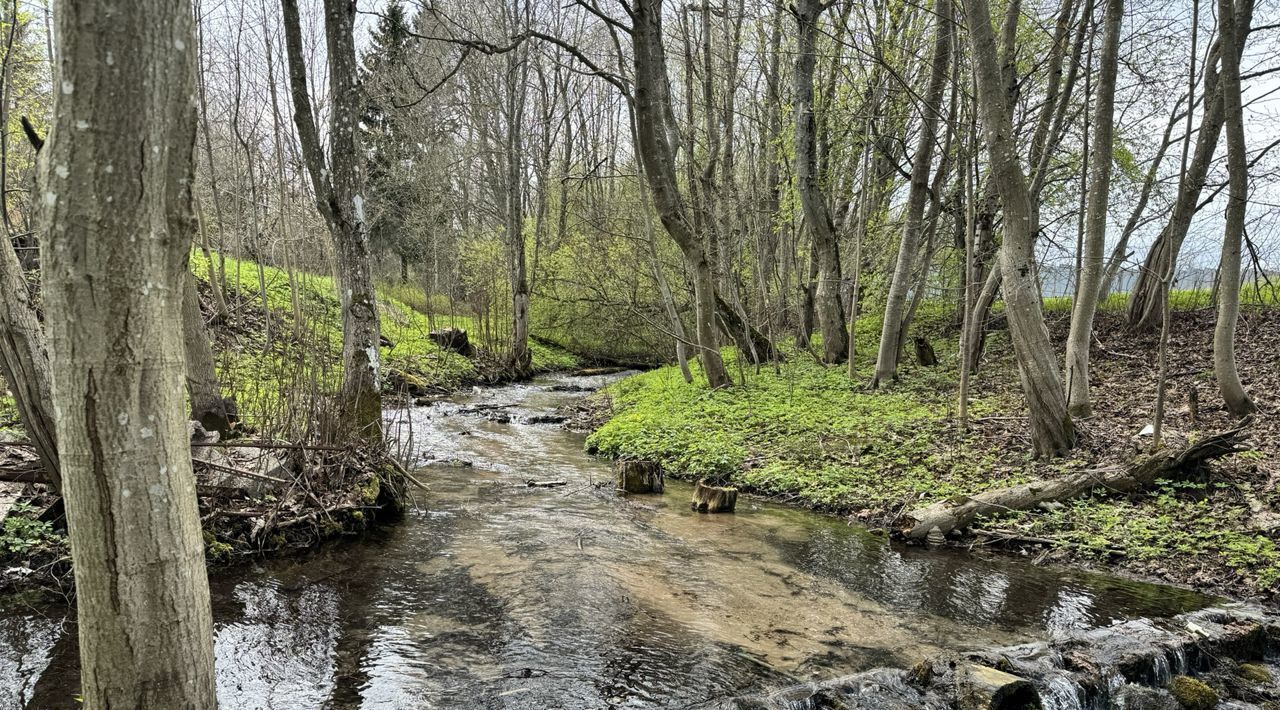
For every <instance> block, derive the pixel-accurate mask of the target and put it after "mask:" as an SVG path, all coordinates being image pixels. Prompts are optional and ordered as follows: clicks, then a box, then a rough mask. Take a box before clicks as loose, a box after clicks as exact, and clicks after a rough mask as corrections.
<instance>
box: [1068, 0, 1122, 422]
mask: <svg viewBox="0 0 1280 710" xmlns="http://www.w3.org/2000/svg"><path fill="white" fill-rule="evenodd" d="M1123 22H1124V0H1107V13H1106V17H1105V19H1104V20H1103V28H1104V29H1103V32H1104V34H1103V39H1102V56H1101V58H1100V62H1101V66H1099V67H1098V98H1097V101H1098V105H1097V109H1096V112H1095V114H1094V119H1093V145H1094V149H1093V156H1092V158H1093V165H1092V167H1091V169H1090V173H1092V176H1091V182H1090V183H1089V193H1088V201H1089V209H1088V217H1087V220H1088V224H1087V226H1086V228H1085V235H1084V250H1083V253H1082V254H1081V257H1080V266H1081V268H1080V276H1079V288H1077V289H1076V297H1075V299H1074V300H1073V301H1072V309H1071V331H1070V334H1069V335H1068V336H1067V397H1068V409H1069V410H1070V412H1071V413H1072V414H1073V415H1075V416H1081V417H1087V416H1089V413H1090V411H1091V407H1090V404H1089V342H1090V340H1091V338H1092V337H1093V316H1094V314H1095V313H1097V311H1098V294H1099V292H1100V290H1101V286H1102V275H1103V274H1102V271H1103V263H1102V260H1103V254H1104V252H1105V250H1106V241H1107V204H1108V201H1109V198H1110V195H1111V192H1110V191H1111V154H1112V151H1111V135H1112V124H1113V122H1114V118H1115V95H1116V69H1117V67H1118V65H1119V55H1120V26H1121V24H1123Z"/></svg>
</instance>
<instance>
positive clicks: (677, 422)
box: [588, 294, 1280, 594]
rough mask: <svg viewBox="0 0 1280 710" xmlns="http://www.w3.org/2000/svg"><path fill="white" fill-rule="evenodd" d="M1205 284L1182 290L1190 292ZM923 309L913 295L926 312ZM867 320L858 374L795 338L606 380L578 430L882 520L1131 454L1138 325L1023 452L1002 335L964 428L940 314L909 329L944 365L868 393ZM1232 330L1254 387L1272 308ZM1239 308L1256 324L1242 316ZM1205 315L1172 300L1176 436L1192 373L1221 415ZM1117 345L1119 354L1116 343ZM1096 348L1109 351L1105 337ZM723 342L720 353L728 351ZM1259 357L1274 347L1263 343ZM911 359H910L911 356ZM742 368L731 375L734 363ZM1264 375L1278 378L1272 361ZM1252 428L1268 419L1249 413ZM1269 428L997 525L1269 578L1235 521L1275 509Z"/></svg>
mask: <svg viewBox="0 0 1280 710" xmlns="http://www.w3.org/2000/svg"><path fill="white" fill-rule="evenodd" d="M1203 296H1204V295H1203V294H1180V295H1179V301H1181V302H1183V303H1185V304H1187V305H1190V304H1192V302H1193V301H1194V300H1195V299H1201V303H1200V305H1201V306H1203ZM1047 306H1048V309H1047V310H1049V312H1050V313H1049V319H1050V322H1051V326H1052V327H1051V330H1052V331H1053V334H1054V336H1055V339H1056V340H1057V341H1058V343H1059V345H1060V344H1061V341H1062V338H1064V337H1065V329H1066V325H1067V321H1068V319H1069V313H1068V312H1067V310H1068V309H1069V304H1068V303H1065V302H1057V301H1055V302H1050V303H1049V304H1047ZM1121 307H1122V299H1113V300H1112V301H1111V302H1109V304H1108V309H1109V311H1108V312H1105V313H1103V314H1102V315H1101V316H1100V326H1099V327H1100V331H1102V332H1104V333H1106V332H1108V331H1107V329H1115V328H1118V326H1119V320H1120V317H1119V314H1118V313H1115V312H1114V311H1115V310H1118V309H1119V308H1121ZM924 310H926V309H924V308H922V311H924ZM878 320H879V319H878V318H875V317H872V316H867V317H864V318H863V319H861V320H860V322H859V324H858V333H857V336H858V350H859V353H860V354H859V357H858V359H857V363H858V377H857V379H856V381H854V382H850V380H849V379H848V377H847V376H846V375H845V373H844V368H843V367H839V368H824V367H822V366H820V365H818V364H816V363H815V362H814V360H813V358H812V357H810V356H809V355H808V354H806V353H801V352H795V351H792V352H789V353H788V359H787V362H786V363H785V364H783V365H782V366H781V367H780V368H778V369H777V370H775V369H774V368H772V367H769V368H763V369H761V370H760V371H758V372H754V371H745V372H744V371H741V370H739V369H738V368H737V367H736V362H732V361H731V368H730V369H731V370H732V371H734V372H735V373H736V374H737V375H738V377H737V379H738V381H739V383H740V384H739V386H737V387H735V388H734V389H731V390H728V391H722V392H711V391H708V390H706V389H705V387H690V386H687V385H685V383H684V382H683V380H682V379H681V377H680V373H679V371H678V370H676V369H675V368H674V367H665V368H662V369H659V370H655V371H652V372H648V373H644V374H642V375H638V376H635V377H632V378H629V379H627V380H625V381H623V382H620V383H617V384H616V385H614V386H613V387H612V388H611V389H610V390H609V391H608V395H609V397H611V399H612V407H613V418H612V419H611V420H610V421H608V422H607V423H606V424H604V425H603V426H602V427H601V428H600V429H598V430H597V431H596V432H595V433H594V434H592V436H591V438H590V439H589V442H588V445H589V446H590V447H593V448H595V449H597V450H598V451H599V452H600V453H603V454H606V455H610V456H624V457H629V458H646V459H653V460H657V461H660V462H661V463H662V464H663V465H664V467H665V468H666V469H667V470H668V471H669V472H670V473H671V474H672V475H676V476H680V477H687V478H698V477H704V476H706V477H711V478H715V479H718V480H721V481H727V482H732V483H734V484H737V485H741V486H745V487H748V488H750V489H752V490H755V491H758V492H761V493H765V494H769V495H774V496H779V497H782V498H785V499H789V500H794V501H796V502H798V503H802V504H805V505H809V506H813V507H817V508H822V509H828V510H834V511H840V512H848V513H850V514H853V515H855V516H856V517H857V518H859V519H860V520H862V521H863V522H865V523H867V524H870V525H884V524H888V523H890V522H891V521H893V520H894V519H895V518H897V517H898V516H899V514H900V513H901V512H903V511H904V510H908V509H911V508H914V507H917V506H919V505H921V504H923V503H926V502H929V501H933V500H937V499H941V498H945V497H950V496H955V495H964V494H973V493H976V492H979V491H982V490H986V489H989V488H993V487H1003V486H1007V485H1011V484H1014V483H1018V482H1021V481H1024V480H1027V479H1028V478H1032V477H1053V476H1055V475H1060V474H1061V473H1062V472H1063V471H1067V470H1072V469H1078V468H1080V467H1084V466H1097V465H1105V464H1112V463H1116V464H1118V463H1121V462H1123V461H1125V460H1127V459H1128V457H1131V456H1132V455H1133V454H1134V452H1135V446H1134V444H1133V442H1132V440H1131V437H1132V435H1133V434H1135V433H1136V432H1137V431H1138V430H1139V429H1141V427H1142V426H1143V424H1144V423H1145V421H1146V417H1147V416H1148V413H1149V408H1150V397H1151V392H1153V391H1154V386H1153V384H1152V382H1153V380H1152V377H1153V373H1154V357H1145V356H1144V353H1149V352H1150V350H1149V348H1150V346H1151V345H1152V340H1153V339H1151V338H1146V339H1144V338H1128V337H1121V336H1119V335H1117V336H1114V337H1112V336H1108V335H1103V336H1102V339H1103V342H1104V343H1105V348H1103V349H1102V350H1100V351H1098V352H1096V353H1095V356H1094V362H1095V365H1094V377H1095V380H1096V383H1095V398H1097V399H1098V400H1099V405H1098V409H1099V411H1098V412H1097V413H1096V414H1095V417H1094V419H1092V420H1090V421H1088V422H1085V423H1084V424H1083V426H1082V430H1083V436H1082V444H1081V446H1080V448H1079V449H1078V450H1077V452H1076V453H1075V454H1074V458H1073V459H1070V460H1057V461H1053V462H1038V461H1033V460H1031V459H1030V458H1029V456H1028V455H1027V452H1028V450H1029V446H1028V443H1027V442H1026V440H1025V432H1023V431H1022V429H1023V428H1024V427H1025V424H1024V422H1023V421H1022V420H1021V419H1020V418H1019V415H1021V414H1022V401H1021V396H1020V393H1019V392H1018V391H1017V378H1016V376H1015V374H1014V372H1013V363H1012V358H1011V353H1010V352H1009V347H1008V341H1007V337H1006V334H1005V333H1003V332H995V333H992V334H991V335H990V337H989V339H988V350H987V364H986V366H985V368H984V370H983V372H982V373H981V375H980V376H979V377H978V378H977V381H976V382H975V389H974V399H973V401H972V406H971V416H972V417H973V419H974V423H973V426H972V427H971V428H970V432H969V434H968V435H967V436H961V435H960V434H959V432H958V431H957V429H956V427H955V426H954V421H953V419H954V413H955V399H956V390H957V383H956V372H957V370H956V353H955V344H954V334H952V333H948V332H947V326H946V322H947V320H948V314H947V313H946V312H943V311H940V310H933V311H931V312H927V313H926V312H922V313H921V314H920V316H919V318H918V324H919V325H918V327H917V328H916V330H918V331H920V332H923V333H924V334H926V335H928V336H931V337H932V338H933V344H934V347H935V348H936V350H937V352H938V355H939V357H940V358H941V360H942V362H941V364H940V365H939V366H938V367H936V368H921V367H916V366H915V365H914V364H908V365H906V366H905V367H904V368H903V371H902V373H901V381H900V382H899V383H898V384H897V385H895V386H893V387H890V388H887V389H883V390H880V391H876V392H868V391H865V389H864V387H863V385H864V383H866V382H867V381H869V380H870V377H871V373H872V367H873V362H872V358H873V357H874V352H875V350H874V349H875V345H876V339H877V338H878V334H879V322H878ZM1245 320H1246V326H1245V327H1242V332H1241V349H1240V361H1241V362H1242V363H1252V364H1253V365H1254V366H1253V367H1249V366H1245V367H1243V369H1244V370H1246V378H1248V377H1249V374H1248V373H1249V372H1256V371H1258V370H1259V369H1261V370H1262V371H1263V373H1264V374H1263V375H1259V376H1258V377H1255V379H1254V381H1253V382H1252V383H1250V382H1246V384H1247V385H1251V388H1252V389H1253V390H1254V391H1255V394H1256V395H1257V396H1259V397H1261V398H1263V399H1264V400H1266V399H1269V398H1270V397H1271V396H1273V395H1274V393H1275V392H1276V391H1277V388H1278V386H1280V383H1276V382H1275V381H1273V380H1268V379H1266V377H1265V371H1266V366H1265V365H1262V364H1260V363H1266V362H1274V359H1270V360H1268V359H1267V357H1268V356H1267V355H1266V353H1267V352H1271V353H1274V352H1275V350H1274V347H1275V344H1273V343H1270V342H1269V341H1268V340H1267V333H1269V332H1272V331H1273V330H1274V329H1268V328H1266V327H1265V324H1266V323H1272V324H1278V325H1280V309H1274V308H1271V309H1266V310H1257V309H1255V310H1253V311H1250V312H1249V314H1247V315H1246V319H1245ZM1250 320H1253V321H1257V322H1255V323H1254V324H1253V327H1252V328H1250V327H1248V322H1249V321H1250ZM1211 323H1212V312H1207V313H1206V312H1204V311H1199V312H1196V313H1191V314H1182V315H1180V319H1179V323H1177V324H1175V325H1177V326H1178V327H1176V328H1175V331H1176V332H1178V334H1177V335H1175V338H1174V343H1173V344H1174V348H1175V356H1174V357H1173V358H1172V361H1173V362H1174V363H1175V364H1174V366H1173V367H1174V368H1175V369H1176V370H1179V371H1181V370H1184V369H1190V370H1192V371H1194V375H1195V376H1194V377H1191V378H1190V379H1187V378H1186V377H1183V378H1182V379H1180V380H1178V381H1177V382H1175V384H1174V385H1173V391H1172V392H1171V395H1170V397H1171V402H1173V404H1171V412H1172V413H1171V415H1170V421H1169V423H1168V425H1167V426H1168V427H1169V428H1170V429H1173V430H1175V431H1182V432H1184V433H1186V434H1187V435H1189V436H1195V435H1196V431H1197V430H1196V428H1195V427H1194V425H1192V424H1191V423H1190V422H1189V421H1187V416H1188V415H1187V414H1186V413H1185V412H1184V411H1183V410H1181V409H1178V406H1177V405H1178V403H1180V402H1181V401H1183V400H1182V399H1179V397H1182V396H1185V395H1183V394H1181V389H1180V388H1185V387H1187V386H1189V385H1190V384H1191V383H1192V382H1198V383H1199V390H1200V393H1201V395H1202V399H1203V400H1204V405H1203V406H1202V410H1204V411H1203V412H1202V420H1201V424H1200V426H1201V427H1202V429H1201V430H1203V431H1211V430H1217V429H1219V428H1222V427H1225V426H1226V425H1227V420H1226V418H1225V414H1222V413H1217V412H1213V411H1211V410H1212V407H1213V406H1216V401H1217V397H1216V390H1214V389H1213V381H1212V370H1211V366H1210V364H1209V360H1208V352H1209V350H1208V345H1207V342H1208V341H1207V338H1209V337H1211V330H1212V326H1211ZM1126 347H1127V348H1128V349H1129V350H1131V352H1124V351H1123V350H1125V348H1126ZM1104 350H1105V352H1104ZM726 356H727V357H730V358H732V355H731V354H729V353H728V352H727V351H726ZM1272 358H1273V356H1272ZM908 359H910V358H908ZM744 376H745V377H744ZM1273 376H1274V375H1273ZM1263 426H1265V425H1263ZM1275 435H1276V431H1275V430H1272V429H1263V430H1260V431H1256V432H1255V436H1254V444H1253V445H1254V446H1255V447H1257V448H1256V449H1255V450H1253V451H1250V452H1246V453H1243V454H1240V455H1238V456H1235V457H1233V458H1232V459H1231V460H1228V461H1224V462H1222V463H1221V464H1220V465H1218V466H1216V467H1215V468H1214V473H1213V475H1212V477H1211V478H1210V479H1209V480H1208V481H1202V482H1191V483H1178V484H1173V483H1170V484H1168V485H1163V486H1161V487H1159V488H1158V489H1157V490H1153V491H1150V492H1146V493H1143V494H1141V495H1136V496H1132V497H1128V498H1118V499H1117V498H1106V497H1103V496H1098V497H1096V498H1086V499H1084V500H1081V501H1079V502H1077V503H1075V504H1071V505H1067V506H1064V507H1062V508H1059V509H1057V510H1054V511H1051V512H1039V513H1033V514H1019V515H1013V516H1008V517H1007V518H1005V519H1002V520H998V521H989V522H988V523H987V524H986V525H987V526H988V527H995V528H1000V529H1004V530H1009V531H1013V532H1016V533H1018V534H1019V535H1022V536H1031V537H1050V538H1053V539H1055V540H1057V541H1059V543H1060V544H1059V545H1058V546H1057V547H1056V548H1055V549H1054V551H1053V552H1052V553H1051V555H1053V556H1055V557H1059V558H1070V559H1073V560H1087V561H1106V562H1119V563H1122V564H1123V565H1125V566H1126V567H1127V568H1128V569H1131V570H1134V571H1137V572H1141V573H1145V574H1149V575H1152V576H1160V577H1164V578H1166V579H1170V580H1174V581H1180V582H1188V583H1193V584H1197V585H1199V586H1202V587H1209V588H1219V589H1231V590H1233V591H1235V592H1236V593H1237V594H1247V593H1252V592H1261V593H1267V592H1268V591H1269V590H1270V588H1271V587H1273V586H1275V585H1276V584H1277V582H1280V551H1278V550H1277V547H1276V544H1275V541H1274V539H1272V538H1270V537H1268V536H1266V535H1264V534H1261V533H1258V532H1254V531H1252V530H1251V529H1250V527H1249V521H1250V518H1251V516H1252V511H1251V510H1250V508H1249V503H1248V501H1249V500H1250V499H1252V501H1254V505H1255V506H1256V505H1257V504H1259V503H1260V504H1261V505H1263V506H1264V507H1267V508H1269V509H1272V510H1276V509H1280V495H1277V493H1276V491H1275V490H1274V488H1275V486H1274V483H1273V482H1272V481H1273V480H1274V479H1275V477H1277V476H1280V473H1277V466H1278V464H1280V462H1277V461H1276V460H1275V458H1274V453H1272V454H1266V453H1264V452H1265V451H1268V450H1272V451H1274V450H1273V449H1270V447H1271V446H1273V445H1274V443H1275V441H1276V438H1275Z"/></svg>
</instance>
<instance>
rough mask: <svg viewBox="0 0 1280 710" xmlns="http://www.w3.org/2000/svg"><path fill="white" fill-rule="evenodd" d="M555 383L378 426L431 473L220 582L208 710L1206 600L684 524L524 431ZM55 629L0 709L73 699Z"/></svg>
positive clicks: (786, 671) (859, 655)
mask: <svg viewBox="0 0 1280 710" xmlns="http://www.w3.org/2000/svg"><path fill="white" fill-rule="evenodd" d="M566 382H567V380H564V379H559V380H544V381H540V382H536V383H532V384H522V385H515V386H510V387H502V388H497V389H492V390H483V391H480V392H477V393H473V394H470V395H468V396H466V397H460V398H456V399H454V400H450V401H445V402H441V403H439V404H437V405H435V406H430V407H416V408H413V409H411V410H407V411H403V412H398V413H391V414H390V423H391V424H392V425H393V426H394V427H395V429H394V430H395V431H398V432H399V434H400V436H402V437H404V438H405V439H406V440H407V439H408V438H409V437H412V442H413V453H414V456H415V458H417V459H418V460H419V461H423V462H425V461H436V462H446V463H437V464H435V465H433V466H432V467H431V468H430V469H429V471H424V472H423V477H424V478H427V479H428V482H429V484H430V486H431V489H432V490H431V491H430V493H429V494H426V495H424V496H422V500H421V501H420V507H419V509H417V510H415V511H413V512H411V513H409V514H408V516H407V519H406V520H405V522H404V523H403V524H401V525H398V526H395V527H393V528H389V529H386V530H384V531H381V532H379V533H377V534H374V535H371V536H370V537H369V538H368V539H366V540H364V541H362V542H361V543H359V544H349V545H342V546H335V547H331V548H328V549H326V550H322V551H320V552H317V553H314V554H311V555H308V556H306V557H304V558H300V559H292V560H278V561H272V562H268V563H264V564H263V565H261V566H260V567H258V568H254V569H243V570H238V571H236V572H234V573H223V574H219V575H216V576H215V579H214V580H213V585H212V587H213V590H212V591H213V596H214V600H215V605H214V615H215V621H216V624H217V628H218V638H217V649H216V651H217V662H218V691H219V698H220V701H221V704H222V707H224V708H314V707H327V708H335V709H345V708H388V709H390V708H487V707H502V708H557V707H558V708H575V709H577V708H582V709H586V708H623V707H636V708H640V707H680V706H686V705H694V704H697V703H702V702H705V701H708V700H710V699H713V698H717V697H723V696H728V695H736V694H741V693H744V692H750V691H758V690H767V689H769V688H775V687H781V686H784V685H788V684H791V683H794V682H796V681H798V680H810V679H814V678H821V677H827V676H835V675H844V674H847V673H852V672H856V671H860V670H865V669H867V668H872V667H877V666H883V665H907V664H911V663H914V662H915V661H916V660H918V659H919V658H920V657H922V656H925V655H928V654H931V653H934V652H937V651H939V650H941V649H951V648H964V647H971V646H975V645H987V644H1007V643H1018V642H1022V641H1028V640H1032V639H1036V638H1043V637H1045V636H1046V635H1049V634H1053V633H1059V632H1062V631H1064V630H1067V629H1072V628H1081V627H1089V626H1097V625H1106V624H1110V623H1111V622H1112V621H1114V620H1118V619H1127V618H1132V617H1137V616H1162V615H1168V614H1173V613H1176V612H1179V611H1183V610H1185V609H1187V608H1191V607H1194V606H1197V605H1201V604H1203V603H1204V601H1205V600H1203V599H1202V598H1200V597H1197V596H1195V595H1192V594H1188V593H1184V592H1178V591H1176V590H1169V589H1165V588H1160V587H1150V586H1146V585H1140V584H1134V583H1130V582H1124V581H1120V580H1115V579H1111V578H1106V577H1098V576H1093V575H1085V574H1079V573H1068V572H1064V571H1063V570H1059V569H1043V568H1039V567H1035V566H1032V565H1030V564H1027V563H1024V562H1021V561H1018V560H1011V559H1007V558H997V559H988V558H983V557H979V556H975V555H970V554H955V553H951V552H937V551H934V552H930V551H924V550H920V549H915V548H904V547H897V546H891V545H889V544H887V543H886V542H885V540H883V539H882V538H880V537H877V536H875V535H872V534H870V533H868V532H866V531H864V530H861V529H859V528H854V527H850V526H848V525H846V524H845V523H844V522H842V521H840V520H836V519H832V518H826V517H821V516H817V515H813V514H809V513H805V512H802V511H797V510H792V509H788V508H783V507H779V506H773V505H768V504H764V503H761V502H759V501H754V500H745V501H741V502H740V504H739V505H740V510H739V512H738V513H737V514H736V515H724V516H707V515H698V514H695V513H692V512H690V511H689V510H688V505H687V500H688V495H689V489H688V487H687V486H685V485H683V484H680V483H672V484H671V485H670V486H669V489H668V493H667V495H665V496H637V497H630V498H619V497H617V496H615V495H614V494H613V492H612V490H611V486H604V487H602V488H597V487H595V486H593V485H592V484H593V483H596V482H600V481H608V479H609V469H608V464H607V463H606V462H602V461H597V460H594V459H591V458H589V457H587V456H585V455H584V454H583V453H582V443H583V441H582V438H581V437H580V436H576V435H573V434H569V433H566V432H564V431H562V430H561V429H559V428H557V427H555V426H552V425H548V424H533V423H528V422H529V420H530V419H531V418H532V419H533V420H534V421H537V420H538V418H539V417H545V416H546V415H548V414H551V413H553V412H554V410H555V409H556V407H558V406H559V405H560V404H562V403H564V402H566V401H568V400H570V399H572V398H573V397H577V396H580V395H578V394H574V393H566V392H562V391H556V390H555V389H554V386H555V385H558V384H559V385H563V384H565V383H566ZM495 412H497V413H498V414H495ZM451 460H452V463H448V462H450V461H451ZM463 461H465V462H466V463H469V464H471V465H470V466H469V467H467V466H462V465H460V464H461V463H462V462H463ZM530 478H535V479H540V480H546V479H553V478H556V479H563V480H565V481H567V485H565V486H564V487H562V488H556V489H539V488H529V487H527V486H525V485H524V481H525V480H526V479H530ZM56 612H57V610H52V612H51V613H50V615H49V616H48V617H41V616H38V615H36V616H33V615H31V614H25V615H24V614H3V613H0V708H9V707H12V708H20V707H22V706H23V705H24V704H25V705H27V706H29V707H39V708H44V707H64V706H67V702H66V701H67V699H69V698H71V697H72V696H73V695H74V693H75V691H76V687H77V685H76V684H77V679H76V674H77V668H76V661H75V649H74V636H73V635H72V634H73V633H74V630H73V629H70V628H68V629H67V630H66V631H65V632H64V631H63V630H62V627H61V623H60V622H59V621H58V619H59V616H58V615H57V613H56Z"/></svg>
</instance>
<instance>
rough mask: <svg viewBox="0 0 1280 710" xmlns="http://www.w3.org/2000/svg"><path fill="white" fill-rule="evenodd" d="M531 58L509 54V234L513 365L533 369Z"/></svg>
mask: <svg viewBox="0 0 1280 710" xmlns="http://www.w3.org/2000/svg"><path fill="white" fill-rule="evenodd" d="M527 67H528V63H527V60H526V59H525V58H524V57H523V56H522V55H521V53H520V52H519V50H517V51H512V52H508V53H507V66H506V105H505V107H504V109H505V110H504V113H505V114H506V116H505V118H506V124H507V126H506V128H507V133H506V153H507V154H506V156H505V157H506V168H507V173H506V186H505V187H506V203H507V204H506V237H507V250H508V254H509V261H510V271H511V364H512V367H513V369H514V370H515V371H516V372H517V373H523V372H525V371H526V370H528V369H529V366H530V364H531V356H530V354H529V276H528V273H527V267H526V258H525V245H524V160H523V158H524V153H523V151H524V140H523V138H522V137H521V129H522V126H523V122H524V106H525V89H524V85H525V83H526V82H525V80H526V79H527V78H528V72H527Z"/></svg>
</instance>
